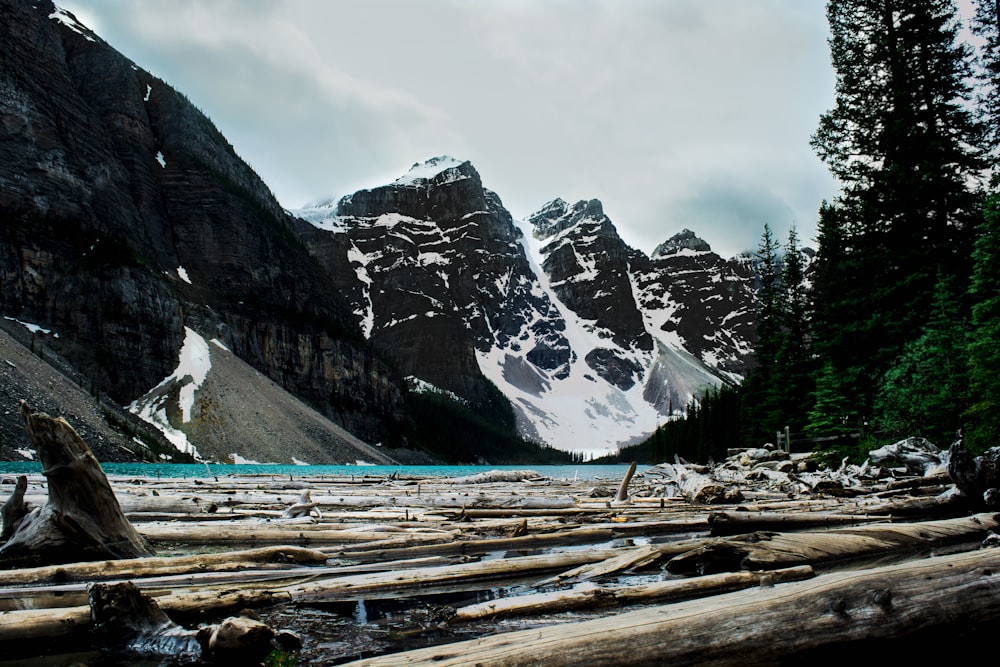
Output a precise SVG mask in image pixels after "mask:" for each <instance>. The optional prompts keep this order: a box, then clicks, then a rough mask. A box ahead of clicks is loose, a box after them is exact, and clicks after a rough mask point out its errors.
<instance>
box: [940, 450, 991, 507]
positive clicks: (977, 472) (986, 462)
mask: <svg viewBox="0 0 1000 667" xmlns="http://www.w3.org/2000/svg"><path fill="white" fill-rule="evenodd" d="M948 475H949V476H950V477H951V479H952V481H954V482H955V486H957V487H958V489H959V490H960V491H961V492H962V493H964V494H965V495H966V496H967V497H968V498H969V501H970V502H971V503H972V504H973V507H975V508H976V509H997V508H1000V447H991V448H990V449H988V450H986V451H985V452H983V454H982V455H980V456H973V455H972V453H971V452H970V451H969V449H968V447H966V446H965V441H963V440H962V439H961V438H959V439H958V440H956V441H955V442H954V443H952V445H951V448H949V450H948Z"/></svg>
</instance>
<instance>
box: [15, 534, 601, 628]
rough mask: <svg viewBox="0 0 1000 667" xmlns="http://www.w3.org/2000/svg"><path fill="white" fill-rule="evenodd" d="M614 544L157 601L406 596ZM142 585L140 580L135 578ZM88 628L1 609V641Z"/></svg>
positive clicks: (183, 608)
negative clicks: (563, 551)
mask: <svg viewBox="0 0 1000 667" xmlns="http://www.w3.org/2000/svg"><path fill="white" fill-rule="evenodd" d="M613 551H614V550H612V549H588V550H585V551H572V552H567V553H561V554H542V555H537V556H522V557H519V558H498V559H492V560H483V561H475V562H471V563H459V564H456V565H445V566H440V567H416V568H412V569H407V570H402V571H400V570H397V571H392V572H373V573H363V574H352V575H347V576H337V575H336V574H335V573H333V574H330V575H328V576H325V577H322V578H316V579H315V580H312V581H308V582H302V583H293V584H288V585H279V586H275V585H272V584H270V583H269V582H266V581H264V582H246V583H245V584H243V585H241V586H239V587H238V588H237V587H234V586H232V585H225V586H224V587H212V586H208V587H203V588H202V587H199V588H187V589H185V588H182V587H174V588H173V589H172V590H171V591H170V592H169V593H164V594H163V595H158V596H157V597H156V601H157V603H158V604H159V606H160V608H162V609H163V610H164V611H165V612H166V613H167V614H171V615H174V614H182V615H190V616H202V615H204V614H206V613H220V614H221V613H223V612H226V611H229V610H238V609H244V608H247V607H254V606H261V605H267V604H274V603H277V602H291V601H298V602H317V601H324V600H355V599H359V598H366V597H379V596H389V597H394V598H398V597H405V596H406V595H407V594H415V593H416V592H417V591H419V592H420V593H422V594H427V593H433V592H445V591H453V590H457V589H460V588H462V587H467V586H468V585H469V584H470V583H472V582H475V583H476V584H477V585H488V584H490V583H494V582H500V581H507V580H510V579H517V578H524V577H530V576H535V575H538V574H540V573H544V572H551V571H553V570H559V569H563V568H566V567H573V566H577V565H582V564H584V563H588V562H594V561H599V560H603V559H605V558H608V557H610V556H612V555H613ZM136 584H137V585H138V586H139V587H140V589H141V588H142V581H138V580H137V582H136ZM89 627H90V623H89V609H88V608H87V607H81V606H77V607H67V608H62V609H30V610H14V611H8V612H4V613H2V614H0V643H2V642H5V641H17V640H22V639H24V638H25V637H32V638H37V637H58V636H61V635H64V634H72V633H74V632H79V631H81V630H87V629H89Z"/></svg>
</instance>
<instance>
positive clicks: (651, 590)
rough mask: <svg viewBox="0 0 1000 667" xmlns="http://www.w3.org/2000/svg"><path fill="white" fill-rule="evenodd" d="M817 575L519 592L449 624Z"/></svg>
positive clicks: (797, 570) (466, 610)
mask: <svg viewBox="0 0 1000 667" xmlns="http://www.w3.org/2000/svg"><path fill="white" fill-rule="evenodd" d="M812 576H814V573H813V569H812V568H811V567H809V566H808V565H803V566H799V567H793V568H787V569H782V570H774V571H772V572H767V573H760V572H726V573H724V574H710V575H706V576H704V577H694V578H689V579H674V580H671V581H658V582H653V583H649V584H636V585H631V586H588V587H580V588H574V589H570V590H564V591H555V592H551V593H535V594H532V595H518V596H511V597H505V598H499V599H497V600H490V601H489V602H480V603H477V604H472V605H468V606H465V607H460V608H458V609H456V610H455V615H454V616H453V617H452V618H450V619H449V622H450V623H461V622H466V621H479V620H483V619H487V618H499V617H510V616H532V615H537V614H551V613H554V612H559V611H572V610H576V609H595V608H599V607H605V606H611V605H626V604H637V603H645V602H660V603H662V602H666V601H675V600H688V599H691V598H695V597H704V596H707V595H718V594H719V593H725V592H729V591H736V590H741V589H744V588H749V587H751V586H758V585H767V586H772V585H774V584H777V583H785V582H789V581H799V580H802V579H808V578H810V577H812Z"/></svg>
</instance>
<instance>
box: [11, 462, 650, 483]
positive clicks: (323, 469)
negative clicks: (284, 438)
mask: <svg viewBox="0 0 1000 667" xmlns="http://www.w3.org/2000/svg"><path fill="white" fill-rule="evenodd" d="M648 467H649V466H639V467H638V472H640V473H641V472H642V471H644V470H646V469H647V468H648ZM101 468H102V469H103V470H104V472H105V474H106V475H108V476H109V477H114V476H133V477H134V476H139V477H192V478H206V477H223V476H275V477H278V476H280V477H283V478H287V477H292V478H304V477H388V476H390V475H392V474H394V473H395V474H396V476H397V477H461V476H464V475H472V474H475V473H479V472H485V471H487V470H533V471H535V472H537V473H538V474H539V475H540V476H541V477H551V478H555V479H593V480H601V479H608V480H616V481H620V480H621V477H622V474H623V473H624V472H625V471H626V470H628V465H626V464H614V465H588V464H586V463H580V464H573V465H496V466H491V465H413V466H407V465H367V464H363V465H315V466H314V465H291V464H277V463H275V464H269V463H261V464H256V463H238V464H226V463H209V464H207V469H206V464H205V463H102V464H101ZM41 470H42V469H41V464H40V463H39V462H37V461H0V475H17V474H22V475H23V474H39V473H41Z"/></svg>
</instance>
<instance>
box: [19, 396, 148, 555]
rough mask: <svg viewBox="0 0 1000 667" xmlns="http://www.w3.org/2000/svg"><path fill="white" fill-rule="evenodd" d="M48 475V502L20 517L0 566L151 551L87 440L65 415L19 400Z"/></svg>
mask: <svg viewBox="0 0 1000 667" xmlns="http://www.w3.org/2000/svg"><path fill="white" fill-rule="evenodd" d="M19 407H20V411H21V415H22V416H23V417H24V421H25V426H26V428H27V430H28V437H29V438H30V440H31V442H32V444H33V445H34V446H35V449H36V451H37V452H38V458H39V460H40V461H41V463H42V469H43V474H44V475H45V477H46V478H47V480H48V501H47V502H46V504H45V506H44V507H41V508H35V509H33V510H31V511H30V512H29V513H27V514H26V515H25V516H23V517H22V518H21V520H20V521H19V522H18V523H17V525H16V526H15V527H14V531H13V534H12V535H11V536H10V538H9V539H8V540H7V541H6V542H5V543H4V544H3V546H0V565H2V566H4V567H18V566H23V565H27V564H30V565H44V564H55V563H69V562H77V561H86V560H103V559H108V558H112V559H118V558H137V557H140V556H150V555H152V554H153V550H152V549H151V548H150V546H149V544H148V543H147V542H146V540H145V539H144V538H143V537H142V536H141V535H140V534H139V533H138V532H136V530H135V528H134V527H133V526H132V524H131V523H129V521H128V519H126V518H125V515H124V513H123V512H122V509H121V506H120V505H119V504H118V500H117V498H116V497H115V494H114V492H113V491H112V490H111V486H110V485H109V484H108V479H107V477H105V475H104V471H103V470H101V466H100V464H99V463H98V462H97V459H96V458H94V455H93V453H92V452H91V451H90V448H89V447H88V446H87V443H85V442H84V441H83V439H82V438H80V436H79V435H78V434H77V432H76V431H74V430H73V427H72V426H70V425H69V424H68V423H67V422H66V420H64V419H62V418H61V417H60V418H58V419H53V418H52V417H50V416H48V415H47V414H44V413H37V412H35V413H33V412H32V411H31V409H30V408H29V407H28V405H27V403H25V402H24V401H21V403H20V406H19Z"/></svg>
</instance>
